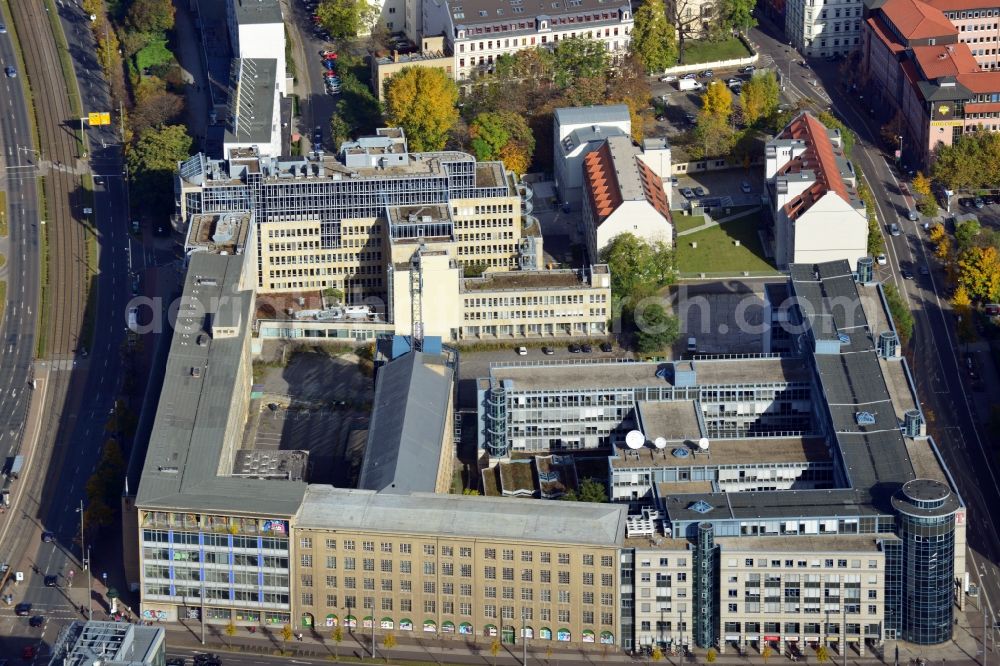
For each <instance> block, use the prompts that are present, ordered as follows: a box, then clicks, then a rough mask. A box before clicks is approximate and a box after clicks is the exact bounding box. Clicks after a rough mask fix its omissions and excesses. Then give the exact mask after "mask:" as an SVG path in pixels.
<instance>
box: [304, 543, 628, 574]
mask: <svg viewBox="0 0 1000 666" xmlns="http://www.w3.org/2000/svg"><path fill="white" fill-rule="evenodd" d="M375 543H376V542H375V541H362V542H361V548H360V549H359V548H358V547H357V541H355V540H354V539H345V540H344V541H343V543H342V544H341V545H342V546H343V548H342V550H348V551H351V550H361V551H363V552H366V553H374V552H376V549H375ZM396 545H398V548H399V550H398V552H399V553H401V554H403V555H411V554H412V553H413V544H410V543H400V544H396ZM325 546H326V549H327V550H337V540H336V539H329V538H328V539H326V540H325ZM378 546H379V547H378V551H377V552H381V553H392V552H393V544H392V543H391V542H388V541H381V542H379V543H378ZM299 547H300V548H303V549H310V548H312V547H313V539H312V537H301V538H300V539H299ZM455 550H456V549H455V547H454V546H441V547H440V556H441V557H455ZM500 553H501V559H503V560H504V561H507V562H513V561H515V559H517V557H516V555H517V552H516V551H515V550H514V549H513V548H503V549H501V551H500ZM423 554H424V555H425V556H428V557H435V556H437V555H438V547H437V545H436V544H431V543H425V544H423ZM535 554H536V551H532V550H522V551H520V558H519V559H520V561H521V562H533V561H534V557H535ZM537 555H538V559H539V561H540V562H542V563H543V564H545V563H550V562H552V553H551V552H550V551H544V550H543V551H540V552H537ZM458 556H459V557H463V558H471V557H472V548H471V547H469V546H459V547H458ZM483 557H484V558H485V559H487V560H495V559H497V549H496V548H486V549H484V550H483ZM556 558H557V560H556V561H557V563H558V564H569V563H570V559H571V555H570V553H556ZM581 560H582V562H583V564H584V566H595V564H594V561H595V560H594V555H593V554H591V553H584V554H583V555H582V556H581ZM601 566H602V567H610V566H614V557H613V556H611V555H602V556H601Z"/></svg>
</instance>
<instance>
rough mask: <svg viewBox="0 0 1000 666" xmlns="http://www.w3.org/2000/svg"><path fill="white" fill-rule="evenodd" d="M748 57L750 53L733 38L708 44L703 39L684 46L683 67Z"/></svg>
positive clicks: (741, 43)
mask: <svg viewBox="0 0 1000 666" xmlns="http://www.w3.org/2000/svg"><path fill="white" fill-rule="evenodd" d="M750 55H751V54H750V51H749V50H747V47H746V46H744V45H743V42H741V41H740V40H738V39H736V38H735V37H730V38H729V39H726V40H723V41H721V42H710V41H708V40H707V39H704V40H698V41H692V42H687V43H685V44H684V64H685V65H695V64H698V63H701V62H716V61H718V60H734V59H736V58H747V57H749V56H750Z"/></svg>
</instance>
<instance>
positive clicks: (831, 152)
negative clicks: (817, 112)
mask: <svg viewBox="0 0 1000 666" xmlns="http://www.w3.org/2000/svg"><path fill="white" fill-rule="evenodd" d="M778 137H779V138H781V139H801V140H802V141H804V142H805V144H806V150H805V152H804V153H802V155H800V156H799V157H797V158H795V159H794V160H792V161H791V162H789V163H788V164H787V165H785V166H784V167H783V168H782V170H781V173H798V172H800V171H801V170H802V169H804V168H808V169H811V170H812V171H814V172H815V174H816V182H815V183H814V184H812V185H811V186H810V187H809V188H808V189H807V190H806V191H805V192H803V193H802V194H800V195H799V196H797V197H795V198H794V199H792V200H791V201H789V202H788V203H787V204H785V213H786V214H787V215H788V216H789V217H790V218H792V219H795V218H797V217H798V216H799V215H801V214H802V213H803V212H805V211H807V210H809V207H810V206H812V205H813V203H815V202H816V201H818V200H819V199H820V198H821V197H822V196H823V195H825V194H826V193H827V192H830V191H832V192H835V193H836V194H837V196H839V197H840V198H841V199H843V200H844V201H846V202H847V203H851V196H850V194H848V192H847V183H845V182H844V179H843V178H841V176H840V169H838V168H837V154H839V153H840V149H836V152H835V149H834V146H833V142H831V141H830V136H829V135H828V134H827V131H826V126H825V125H823V123H821V122H820V121H819V120H817V119H816V118H815V117H814V116H813V115H812V114H811V113H809V112H807V111H803V112H802V113H800V114H799V115H798V116H796V117H795V118H793V119H792V122H790V123H789V124H788V126H787V127H786V128H785V129H784V130H782V132H781V134H779V135H778Z"/></svg>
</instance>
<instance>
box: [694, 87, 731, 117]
mask: <svg viewBox="0 0 1000 666" xmlns="http://www.w3.org/2000/svg"><path fill="white" fill-rule="evenodd" d="M701 112H702V113H707V114H709V115H711V116H713V117H715V118H720V119H722V120H728V119H729V114H731V113H732V112H733V93H732V91H731V90H729V87H728V86H727V85H726V84H725V83H723V82H722V81H712V82H711V83H710V84H708V88H707V89H706V90H705V92H704V93H703V94H702V96H701Z"/></svg>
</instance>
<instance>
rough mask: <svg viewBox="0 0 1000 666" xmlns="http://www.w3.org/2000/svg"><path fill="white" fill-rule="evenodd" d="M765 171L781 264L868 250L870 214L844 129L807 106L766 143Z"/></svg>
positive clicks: (853, 256)
mask: <svg viewBox="0 0 1000 666" xmlns="http://www.w3.org/2000/svg"><path fill="white" fill-rule="evenodd" d="M764 159H765V174H764V175H765V176H766V177H767V187H768V190H769V194H770V199H771V216H772V219H773V220H774V255H775V262H776V263H777V264H778V266H780V267H786V266H788V265H789V264H792V263H822V262H826V261H834V260H837V259H845V260H847V262H848V263H849V264H850V265H851V266H856V265H857V262H858V259H860V258H861V257H865V256H867V255H868V216H867V213H866V211H865V205H864V203H863V202H862V201H861V198H860V196H859V195H858V189H857V175H856V174H855V172H854V165H853V164H851V162H850V161H849V160H848V159H847V157H846V156H845V154H844V148H843V145H842V138H841V136H840V130H838V129H832V130H831V129H827V128H826V127H825V126H824V125H823V123H821V122H820V121H818V120H817V119H816V118H815V117H814V116H813V115H812V114H811V113H809V112H808V111H803V112H802V113H800V114H799V115H798V116H796V117H795V118H793V119H792V121H791V122H790V123H788V125H787V126H786V127H785V128H784V129H783V130H781V132H779V133H778V135H777V136H776V137H775V138H774V139H771V140H770V141H768V142H767V145H766V146H765V147H764Z"/></svg>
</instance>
